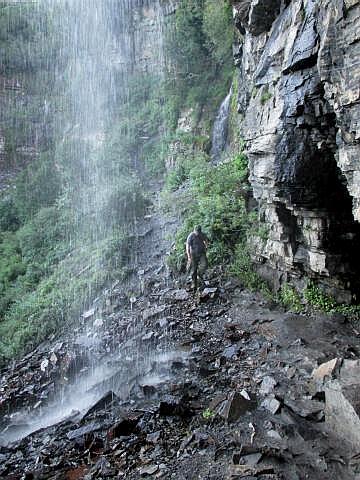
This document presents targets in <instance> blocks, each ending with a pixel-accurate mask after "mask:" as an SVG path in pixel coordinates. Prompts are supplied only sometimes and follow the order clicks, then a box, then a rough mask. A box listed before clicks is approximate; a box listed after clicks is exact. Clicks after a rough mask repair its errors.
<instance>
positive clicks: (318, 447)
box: [0, 196, 360, 480]
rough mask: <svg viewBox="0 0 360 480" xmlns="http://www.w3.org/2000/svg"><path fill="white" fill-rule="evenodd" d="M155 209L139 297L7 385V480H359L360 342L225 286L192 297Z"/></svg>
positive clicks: (123, 300) (91, 321)
mask: <svg viewBox="0 0 360 480" xmlns="http://www.w3.org/2000/svg"><path fill="white" fill-rule="evenodd" d="M154 205H155V209H154V208H153V207H150V211H149V213H148V215H147V216H146V218H145V219H144V225H143V226H142V227H141V228H142V230H141V231H139V232H138V234H139V235H138V239H139V241H138V250H137V254H136V255H135V258H136V262H137V263H136V264H135V265H134V273H133V277H132V280H131V281H130V282H129V284H128V285H120V284H115V285H114V286H113V288H112V289H111V290H109V291H107V292H105V293H104V295H103V296H102V297H100V298H99V299H97V300H96V301H95V302H94V305H93V308H91V309H90V310H89V311H87V312H84V314H83V316H82V322H81V324H80V326H79V328H78V329H76V330H75V331H74V332H72V333H71V334H69V335H68V336H63V337H62V338H56V339H53V341H50V342H47V343H45V344H43V345H41V346H39V347H38V348H37V349H36V350H35V351H34V352H32V353H31V354H29V355H28V356H27V357H25V358H23V359H22V360H21V361H18V362H15V363H13V364H12V365H11V366H9V368H7V369H5V370H3V371H2V372H1V384H0V392H1V404H0V408H1V414H2V422H1V430H2V432H1V443H2V444H3V446H2V447H0V475H1V478H4V479H7V480H10V479H11V480H14V479H22V478H27V479H32V478H37V479H73V480H75V479H87V480H89V479H92V478H94V479H95V478H96V479H105V478H126V479H129V480H130V479H134V480H135V479H139V478H146V477H148V478H164V479H171V478H173V479H177V480H194V479H205V478H211V479H214V480H215V479H219V480H220V479H237V478H245V479H254V478H259V479H262V480H269V479H274V480H275V479H287V480H290V479H291V480H292V479H294V480H295V479H296V480H298V479H302V478H309V479H314V480H315V479H316V480H322V479H324V480H325V479H329V478H331V479H339V480H340V479H341V480H347V479H349V480H350V479H355V478H357V477H356V474H357V472H358V471H359V466H358V456H356V453H357V451H358V450H357V449H358V446H359V445H360V437H359V428H358V424H359V423H360V420H359V418H358V416H357V412H358V402H357V399H358V395H357V393H356V392H358V388H359V385H358V382H359V380H358V379H359V370H360V366H359V362H358V361H357V360H356V357H358V355H359V351H358V336H359V333H358V332H357V331H355V330H354V329H353V328H352V327H351V325H349V324H347V323H346V321H345V319H344V318H343V317H342V316H336V317H332V318H328V317H325V316H316V315H308V316H303V315H297V314H291V313H288V314H286V313H285V312H284V311H282V310H281V309H277V308H276V307H275V306H274V305H272V304H269V303H268V302H266V301H265V300H264V299H262V298H261V297H260V296H259V295H256V294H251V293H249V292H247V291H245V290H244V289H243V288H242V286H241V285H240V284H239V283H238V282H237V281H235V280H233V279H226V278H224V277H223V276H222V274H221V272H220V271H216V270H215V271H212V272H209V276H208V280H207V283H208V285H207V287H206V288H205V289H204V290H202V291H201V292H200V293H199V294H197V295H193V293H192V292H191V291H189V290H188V289H187V284H186V279H185V278H182V279H179V278H178V279H175V280H172V279H171V278H170V277H169V275H168V274H167V270H166V268H165V266H164V263H163V262H164V258H165V255H166V252H167V250H168V248H169V243H168V242H169V241H168V240H167V238H166V232H167V233H168V234H171V232H172V231H173V229H174V226H175V224H174V222H173V220H172V219H171V218H170V219H164V218H163V217H159V216H158V214H157V207H156V205H157V196H154ZM319 331H321V335H320V334H319ZM339 332H340V333H339ZM329 360H330V363H325V365H324V362H327V361H329ZM319 365H321V367H320V369H318V366H319ZM17 438H18V440H16V439H17ZM9 442H10V443H9Z"/></svg>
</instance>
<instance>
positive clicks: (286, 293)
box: [278, 283, 304, 313]
mask: <svg viewBox="0 0 360 480" xmlns="http://www.w3.org/2000/svg"><path fill="white" fill-rule="evenodd" d="M278 297H279V302H280V304H281V305H283V306H284V307H285V308H286V309H287V310H291V311H292V312H295V313H301V312H302V311H303V310H304V305H303V304H302V302H301V298H300V295H299V293H298V292H297V291H296V290H295V288H294V287H292V286H291V285H289V284H288V283H284V284H283V285H282V287H281V290H280V292H279V295H278Z"/></svg>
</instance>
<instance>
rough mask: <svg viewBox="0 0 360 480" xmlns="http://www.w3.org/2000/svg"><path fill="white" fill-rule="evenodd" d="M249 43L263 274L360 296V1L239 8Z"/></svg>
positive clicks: (252, 3) (250, 145)
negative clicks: (264, 228)
mask: <svg viewBox="0 0 360 480" xmlns="http://www.w3.org/2000/svg"><path fill="white" fill-rule="evenodd" d="M233 4H234V9H235V12H236V19H235V23H236V25H237V27H238V29H239V30H240V32H241V34H242V36H243V40H242V42H241V43H240V44H239V50H238V52H236V55H235V57H236V64H237V65H238V67H239V79H238V83H239V92H238V93H239V94H238V111H239V113H240V114H241V116H240V119H239V125H238V129H239V131H240V132H241V135H242V137H243V138H244V140H245V142H246V153H247V156H248V158H249V169H250V178H249V180H250V183H251V187H252V191H253V196H254V199H255V203H257V204H258V208H259V212H260V215H261V220H262V221H264V222H266V224H267V225H268V235H267V238H266V239H264V238H260V237H257V236H256V235H255V237H256V238H254V241H253V243H252V244H253V246H254V259H256V260H257V261H258V269H259V272H260V273H261V274H262V275H263V276H264V277H265V278H266V279H267V280H269V281H271V282H272V283H273V284H274V285H275V286H276V287H279V285H280V284H282V283H284V282H289V281H292V282H293V283H294V285H296V286H297V287H299V288H303V287H304V283H303V276H304V274H305V276H307V275H308V276H310V277H311V278H316V280H317V281H318V282H320V283H321V284H322V286H323V288H324V289H325V290H327V292H328V293H330V294H331V295H333V296H335V297H337V298H338V300H339V301H341V302H343V301H349V300H351V294H354V293H358V292H359V289H360V284H359V282H358V278H359V275H358V272H359V270H360V259H359V255H358V244H359V238H360V230H359V223H358V221H359V218H360V208H359V202H360V188H359V182H358V178H359V162H358V157H359V148H360V147H359V138H360V137H359V125H360V123H359V118H360V103H359V76H360V67H359V62H358V61H357V60H356V59H357V58H358V57H359V54H360V42H359V35H360V34H359V32H360V2H359V1H358V0H354V1H349V2H344V1H342V0H316V1H315V0H308V1H306V2H303V1H302V0H291V1H283V2H280V1H278V0H271V1H270V0H267V1H265V0H249V1H247V0H246V1H245V0H243V1H234V2H233Z"/></svg>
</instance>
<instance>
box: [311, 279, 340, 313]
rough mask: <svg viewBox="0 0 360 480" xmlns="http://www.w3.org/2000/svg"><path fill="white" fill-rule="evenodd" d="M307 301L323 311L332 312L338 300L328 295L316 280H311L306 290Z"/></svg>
mask: <svg viewBox="0 0 360 480" xmlns="http://www.w3.org/2000/svg"><path fill="white" fill-rule="evenodd" d="M304 299H305V300H306V302H307V303H308V304H309V305H311V306H312V307H315V308H316V309H317V310H321V311H322V312H328V313H329V312H332V311H334V310H335V308H336V305H337V304H336V302H335V300H334V299H333V298H331V297H330V296H329V295H326V294H325V293H324V292H323V291H322V290H321V289H320V288H319V287H318V286H317V285H316V284H315V283H314V282H311V281H310V282H309V283H308V285H307V287H306V288H305V290H304Z"/></svg>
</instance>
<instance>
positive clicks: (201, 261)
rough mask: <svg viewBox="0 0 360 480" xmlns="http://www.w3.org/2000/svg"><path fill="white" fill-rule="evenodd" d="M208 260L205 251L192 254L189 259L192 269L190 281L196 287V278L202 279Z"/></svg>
mask: <svg viewBox="0 0 360 480" xmlns="http://www.w3.org/2000/svg"><path fill="white" fill-rule="evenodd" d="M207 266H208V261H207V258H206V253H201V254H200V255H193V257H192V261H191V270H192V275H191V278H192V282H193V287H194V288H195V289H197V287H198V280H202V278H203V275H204V273H205V271H206V269H207Z"/></svg>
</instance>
